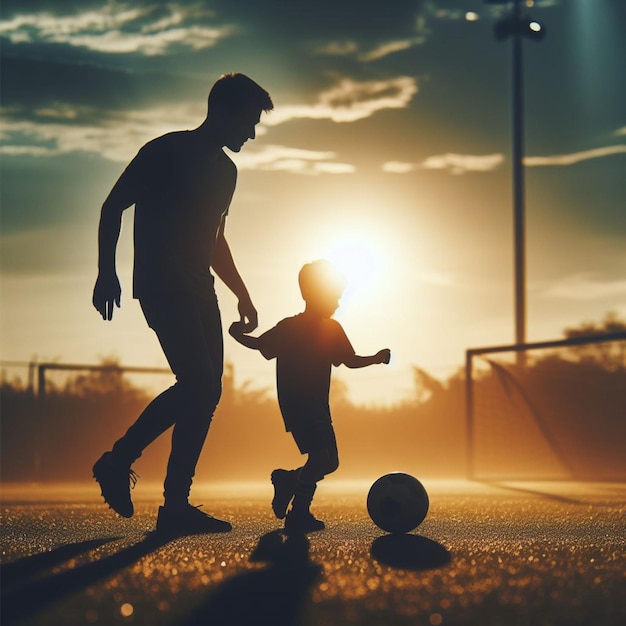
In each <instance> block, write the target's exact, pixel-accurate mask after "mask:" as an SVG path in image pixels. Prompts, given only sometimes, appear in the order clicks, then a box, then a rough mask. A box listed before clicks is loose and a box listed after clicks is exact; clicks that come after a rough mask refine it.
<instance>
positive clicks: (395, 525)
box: [367, 472, 429, 534]
mask: <svg viewBox="0 0 626 626" xmlns="http://www.w3.org/2000/svg"><path fill="white" fill-rule="evenodd" d="M428 505H429V501H428V494H427V493H426V489H424V486H423V485H422V483H421V482H420V481H419V480H417V478H415V477H414V476H411V475H410V474H405V473H403V472H392V473H391V474H385V475H384V476H381V477H380V478H378V479H377V480H376V481H374V483H373V484H372V486H371V487H370V490H369V493H368V494H367V512H368V513H369V514H370V517H371V518H372V521H373V522H374V524H376V526H378V527H379V528H381V529H382V530H386V531H387V532H390V533H398V534H399V533H408V532H410V531H411V530H413V529H415V528H417V527H418V526H419V525H420V524H421V523H422V522H423V521H424V518H425V517H426V513H428Z"/></svg>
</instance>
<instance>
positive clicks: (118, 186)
mask: <svg viewBox="0 0 626 626" xmlns="http://www.w3.org/2000/svg"><path fill="white" fill-rule="evenodd" d="M135 199H136V198H135V185H134V184H133V175H132V168H131V166H130V165H129V166H128V167H127V168H126V170H125V171H124V173H123V174H122V175H121V176H120V178H119V179H118V181H117V182H116V183H115V185H114V186H113V189H111V192H110V193H109V195H108V197H107V199H106V200H105V201H104V204H103V205H102V210H101V212H100V225H99V227H98V278H97V279H96V284H95V286H94V289H93V297H92V300H91V301H92V303H93V305H94V307H95V308H96V310H97V311H98V312H99V313H100V315H102V319H103V320H111V319H113V308H114V305H117V306H118V307H119V306H120V305H121V297H122V289H121V287H120V281H119V279H118V277H117V269H116V265H115V252H116V249H117V242H118V239H119V236H120V231H121V228H122V213H123V212H124V211H125V210H126V209H127V208H128V207H129V206H131V204H134V203H135Z"/></svg>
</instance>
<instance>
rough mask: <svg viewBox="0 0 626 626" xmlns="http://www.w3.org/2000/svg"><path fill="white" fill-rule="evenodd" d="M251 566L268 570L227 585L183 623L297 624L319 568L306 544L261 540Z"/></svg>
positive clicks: (299, 538) (271, 536) (278, 536)
mask: <svg viewBox="0 0 626 626" xmlns="http://www.w3.org/2000/svg"><path fill="white" fill-rule="evenodd" d="M250 561H251V562H263V563H267V564H268V566H267V567H265V568H263V569H259V570H252V571H248V572H245V573H243V574H240V575H238V576H234V577H232V578H230V579H228V580H226V581H225V582H223V583H222V584H221V585H219V587H217V589H215V590H214V591H211V592H210V595H209V597H208V599H207V601H206V603H205V604H203V605H202V606H200V607H199V608H198V609H197V610H196V611H194V612H193V613H192V614H190V615H188V616H187V618H186V619H184V620H183V621H182V622H181V624H182V625H183V626H184V625H188V626H191V625H197V624H220V626H249V625H250V624H271V625H272V626H296V625H297V624H299V623H300V613H301V610H302V608H303V606H304V604H305V602H306V599H307V596H308V594H309V591H310V589H311V587H312V586H313V584H314V583H315V581H316V580H317V579H318V578H319V577H320V574H321V572H322V569H323V568H322V566H321V565H318V564H316V563H313V562H312V561H311V560H310V559H309V540H308V539H307V538H306V537H305V536H304V535H289V536H285V535H283V533H282V531H281V530H274V531H272V532H270V533H267V534H265V535H263V536H262V537H261V538H260V539H259V543H258V545H257V546H256V548H255V549H254V551H253V552H252V554H251V555H250Z"/></svg>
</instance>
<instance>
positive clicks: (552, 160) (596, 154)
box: [524, 144, 626, 167]
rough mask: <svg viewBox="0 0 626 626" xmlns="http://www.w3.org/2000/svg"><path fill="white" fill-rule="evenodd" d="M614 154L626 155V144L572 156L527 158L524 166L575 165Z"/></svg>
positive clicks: (558, 155)
mask: <svg viewBox="0 0 626 626" xmlns="http://www.w3.org/2000/svg"><path fill="white" fill-rule="evenodd" d="M613 154H626V144H618V145H616V146H606V147H604V148H594V149H592V150H583V151H582V152H573V153H571V154H555V155H552V156H532V157H526V158H525V159H524V164H525V165H527V166H528V167H540V166H545V165H547V166H549V165H561V166H562V165H573V164H575V163H580V162H581V161H588V160H589V159H598V158H601V157H606V156H611V155H613Z"/></svg>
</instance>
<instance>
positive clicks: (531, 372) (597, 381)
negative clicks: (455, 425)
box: [466, 333, 626, 481]
mask: <svg viewBox="0 0 626 626" xmlns="http://www.w3.org/2000/svg"><path fill="white" fill-rule="evenodd" d="M466 357H467V358H466V384H467V398H466V401H467V435H468V474H469V477H470V478H472V479H475V480H588V481H594V480H597V481H606V480H626V333H619V334H617V335H606V336H598V337H593V338H590V337H587V338H576V339H570V340H563V341H551V342H542V343H534V344H524V345H516V346H498V347H491V348H477V349H473V350H468V351H467V354H466Z"/></svg>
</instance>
